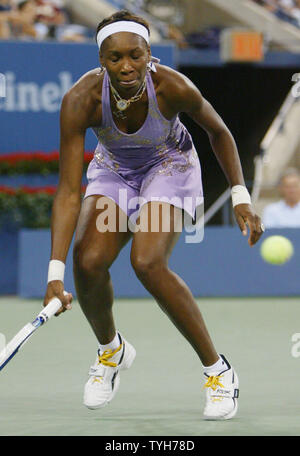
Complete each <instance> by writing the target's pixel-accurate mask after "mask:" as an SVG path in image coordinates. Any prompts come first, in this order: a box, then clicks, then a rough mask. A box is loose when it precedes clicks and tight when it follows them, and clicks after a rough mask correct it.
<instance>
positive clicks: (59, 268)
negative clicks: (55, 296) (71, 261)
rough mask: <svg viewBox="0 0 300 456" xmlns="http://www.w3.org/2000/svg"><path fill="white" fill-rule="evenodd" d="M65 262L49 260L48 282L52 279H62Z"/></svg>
mask: <svg viewBox="0 0 300 456" xmlns="http://www.w3.org/2000/svg"><path fill="white" fill-rule="evenodd" d="M64 275H65V263H63V262H62V261H60V260H51V261H50V262H49V268H48V283H49V282H51V281H52V280H61V281H62V282H63V281H64Z"/></svg>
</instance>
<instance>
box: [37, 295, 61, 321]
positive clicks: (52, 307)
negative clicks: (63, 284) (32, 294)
mask: <svg viewBox="0 0 300 456" xmlns="http://www.w3.org/2000/svg"><path fill="white" fill-rule="evenodd" d="M61 306H62V303H61V300H60V299H58V298H53V299H51V301H50V302H49V304H47V306H46V307H44V308H43V310H42V311H41V312H40V313H39V314H38V316H37V318H39V317H41V318H42V319H43V320H44V322H46V321H47V320H49V318H51V317H53V315H55V314H56V312H57V311H58V310H59V309H60V308H61Z"/></svg>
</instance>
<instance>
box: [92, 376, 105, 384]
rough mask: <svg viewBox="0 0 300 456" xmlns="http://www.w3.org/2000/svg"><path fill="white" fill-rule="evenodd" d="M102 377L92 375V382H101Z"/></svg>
mask: <svg viewBox="0 0 300 456" xmlns="http://www.w3.org/2000/svg"><path fill="white" fill-rule="evenodd" d="M102 379H103V377H94V378H93V383H102Z"/></svg>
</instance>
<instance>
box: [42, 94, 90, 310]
mask: <svg viewBox="0 0 300 456" xmlns="http://www.w3.org/2000/svg"><path fill="white" fill-rule="evenodd" d="M80 99H81V97H80V96H79V95H78V93H77V91H76V90H72V89H71V91H70V92H68V93H67V94H66V95H65V96H64V98H63V101H62V106H61V111H60V158H59V183H58V188H57V192H56V195H55V198H54V202H53V208H52V215H51V260H54V259H55V260H60V261H62V262H63V263H65V262H66V258H67V254H68V251H69V247H70V244H71V242H72V238H73V234H74V231H75V228H76V224H77V220H78V216H79V212H80V207H81V182H82V171H83V159H84V142H85V133H86V128H87V125H86V119H85V118H84V117H85V114H84V111H83V110H82V107H83V106H82V102H81V101H80ZM63 291H64V284H63V282H62V281H60V280H53V281H51V282H49V283H48V286H47V291H46V295H45V299H44V305H47V304H48V302H49V300H50V299H51V298H53V297H54V296H57V297H58V298H59V299H60V300H61V302H62V303H63V307H62V308H61V309H60V311H59V312H58V313H57V314H56V315H59V314H60V313H61V312H63V311H65V310H66V309H67V308H68V306H69V305H70V303H71V301H72V295H71V294H69V295H67V296H64V294H63Z"/></svg>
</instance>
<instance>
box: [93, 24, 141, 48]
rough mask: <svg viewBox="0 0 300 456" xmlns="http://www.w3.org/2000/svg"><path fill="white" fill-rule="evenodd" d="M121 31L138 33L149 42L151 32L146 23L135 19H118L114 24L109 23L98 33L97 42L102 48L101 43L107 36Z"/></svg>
mask: <svg viewBox="0 0 300 456" xmlns="http://www.w3.org/2000/svg"><path fill="white" fill-rule="evenodd" d="M119 32H130V33H136V34H137V35H140V36H141V37H142V38H144V40H145V41H146V42H147V43H148V44H149V32H148V30H147V29H146V27H145V26H144V25H141V24H138V23H137V22H133V21H117V22H113V23H112V24H108V25H106V26H105V27H103V28H102V29H101V30H99V32H98V35H97V43H98V47H99V49H100V48H101V44H102V43H103V41H104V40H105V38H107V37H108V36H110V35H112V34H113V33H119Z"/></svg>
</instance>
